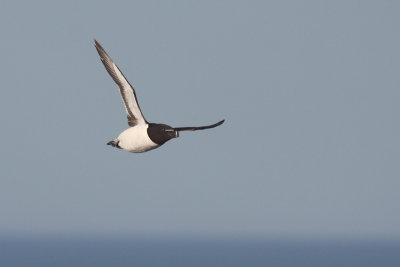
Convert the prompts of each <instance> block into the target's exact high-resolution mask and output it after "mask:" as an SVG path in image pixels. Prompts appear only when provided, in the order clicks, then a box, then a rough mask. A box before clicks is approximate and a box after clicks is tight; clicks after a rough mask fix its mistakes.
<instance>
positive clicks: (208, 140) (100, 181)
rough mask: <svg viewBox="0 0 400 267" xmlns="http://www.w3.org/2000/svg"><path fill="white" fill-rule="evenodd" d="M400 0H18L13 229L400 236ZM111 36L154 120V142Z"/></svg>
mask: <svg viewBox="0 0 400 267" xmlns="http://www.w3.org/2000/svg"><path fill="white" fill-rule="evenodd" d="M399 14H400V4H399V3H398V2H396V1H329V2H328V1H86V2H84V3H82V2H80V1H76V2H74V1H64V2H63V3H59V2H57V1H24V2H16V1H4V2H2V5H1V9H0V32H1V42H0V47H1V59H2V63H3V64H1V65H0V70H1V73H2V79H1V80H2V90H1V91H0V92H1V93H0V94H1V95H0V119H1V122H2V130H1V131H0V137H1V140H2V149H1V152H0V160H1V162H2V166H1V169H0V176H1V179H0V216H1V219H0V233H3V234H4V233H28V234H49V233H58V234H63V233H74V234H98V233H101V234H132V235H138V234H140V235H176V236H177V235H202V236H211V235H212V236H231V237H237V236H265V237H270V236H274V237H276V236H278V237H282V236H285V237H286V236H292V237H298V236H301V237H330V238H332V237H335V238H343V237H353V236H355V237H365V238H370V237H372V238H375V237H378V238H381V237H384V238H400V208H399V203H400V180H399V177H400V171H399V163H400V155H399V152H400V145H399V136H400V126H399V118H398V117H399V114H400V105H399V100H400V52H399V51H400V50H399V48H400V35H399V26H400V18H399ZM93 38H96V39H98V40H99V41H100V43H101V44H102V45H103V46H104V48H105V49H106V50H107V51H108V52H109V54H110V55H111V56H112V57H113V59H114V60H115V61H116V63H117V64H118V65H119V67H120V68H121V70H122V71H123V72H124V74H125V75H126V76H127V78H128V80H129V81H130V82H131V83H132V84H133V85H134V86H135V87H136V92H137V96H138V98H139V102H140V105H141V107H142V111H143V113H144V115H145V116H146V118H147V119H148V120H149V121H151V122H162V123H167V124H169V125H172V126H186V125H189V126H191V125H203V124H207V123H213V122H216V121H218V120H220V119H223V118H224V119H226V122H225V124H224V125H223V126H221V127H219V128H216V129H213V130H209V131H202V132H195V133H191V132H189V133H182V134H181V137H180V138H179V139H176V140H172V141H170V142H168V143H166V144H165V145H164V146H162V147H161V148H159V149H157V150H154V151H150V152H148V153H144V154H130V153H127V152H124V151H119V150H116V149H113V148H111V147H109V146H106V145H105V144H106V142H107V141H109V140H111V139H113V138H115V137H116V136H117V135H118V134H119V133H120V132H121V131H122V130H124V129H125V128H127V122H126V117H125V113H124V109H123V106H122V102H121V99H120V96H119V93H118V89H117V87H116V85H115V84H114V83H113V81H112V80H111V78H110V77H109V76H108V74H107V73H106V71H105V69H104V67H103V65H102V64H101V62H100V60H99V57H98V55H97V53H96V51H95V49H94V46H93Z"/></svg>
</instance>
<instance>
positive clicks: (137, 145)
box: [118, 124, 159, 153]
mask: <svg viewBox="0 0 400 267" xmlns="http://www.w3.org/2000/svg"><path fill="white" fill-rule="evenodd" d="M147 127H148V125H147V124H144V125H136V126H134V127H131V128H128V129H126V130H125V131H123V132H122V133H121V134H120V135H119V136H118V140H119V143H118V145H119V146H120V147H121V148H122V149H124V150H126V151H129V152H134V153H140V152H146V151H149V150H151V149H154V148H156V147H158V146H159V145H158V144H156V143H154V142H153V141H151V139H150V138H149V135H148V134H147Z"/></svg>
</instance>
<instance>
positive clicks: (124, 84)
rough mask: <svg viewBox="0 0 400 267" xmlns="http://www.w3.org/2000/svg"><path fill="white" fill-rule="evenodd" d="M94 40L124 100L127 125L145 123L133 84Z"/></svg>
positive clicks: (102, 60)
mask: <svg viewBox="0 0 400 267" xmlns="http://www.w3.org/2000/svg"><path fill="white" fill-rule="evenodd" d="M94 42H95V47H96V49H97V52H98V53H99V55H100V59H101V62H103V64H104V67H106V70H107V72H108V73H109V74H110V75H111V77H112V78H113V80H114V82H115V83H116V84H117V85H118V87H119V92H120V93H121V97H122V100H123V102H124V106H125V110H126V114H127V115H128V124H129V126H135V125H137V124H146V123H147V121H146V119H145V118H144V116H143V114H142V111H141V110H140V107H139V103H138V102H137V99H136V94H135V89H133V86H132V85H131V84H130V83H129V82H128V80H127V79H126V78H125V76H124V74H123V73H122V72H121V71H120V69H119V68H118V66H117V65H116V64H115V63H114V62H113V61H112V59H111V57H110V56H109V55H108V54H107V52H106V51H105V50H104V48H103V47H102V46H101V45H100V43H99V42H97V40H94Z"/></svg>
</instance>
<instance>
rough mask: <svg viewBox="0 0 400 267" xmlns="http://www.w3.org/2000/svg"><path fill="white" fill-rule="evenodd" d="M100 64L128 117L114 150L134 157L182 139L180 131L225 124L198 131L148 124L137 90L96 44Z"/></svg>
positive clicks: (111, 142) (113, 144)
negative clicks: (171, 141) (134, 154)
mask: <svg viewBox="0 0 400 267" xmlns="http://www.w3.org/2000/svg"><path fill="white" fill-rule="evenodd" d="M94 42H95V47H96V49H97V52H98V53H99V55H100V60H101V62H103V64H104V67H105V68H106V70H107V72H108V74H110V76H111V78H112V79H113V80H114V82H115V83H116V84H117V85H118V87H119V92H120V94H121V97H122V101H123V103H124V106H125V111H126V114H127V116H128V125H129V126H130V128H128V129H126V130H125V131H123V132H122V133H121V134H120V135H119V136H118V137H117V138H115V139H114V140H112V141H110V142H108V143H107V145H111V146H113V147H116V148H119V149H123V150H126V151H128V152H133V153H141V152H146V151H149V150H152V149H155V148H157V147H159V146H161V145H163V144H164V143H165V142H167V141H168V140H170V139H172V138H177V137H179V132H181V131H197V130H204V129H210V128H214V127H217V126H219V125H221V124H222V123H224V121H225V120H222V121H219V122H217V123H215V124H211V125H206V126H199V127H175V128H174V127H171V126H169V125H166V124H161V123H149V122H148V121H147V120H146V119H145V118H144V116H143V113H142V111H141V109H140V106H139V103H138V101H137V98H136V93H135V89H134V88H133V86H132V85H131V84H130V83H129V82H128V80H127V79H126V78H125V76H124V74H123V73H122V72H121V71H120V69H119V68H118V66H117V65H116V64H115V63H114V62H113V60H112V59H111V57H110V56H109V55H108V54H107V52H106V51H105V50H104V48H103V47H102V46H101V45H100V43H99V42H98V41H97V40H94Z"/></svg>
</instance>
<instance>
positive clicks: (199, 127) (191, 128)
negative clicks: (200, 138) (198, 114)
mask: <svg viewBox="0 0 400 267" xmlns="http://www.w3.org/2000/svg"><path fill="white" fill-rule="evenodd" d="M224 121H225V120H222V121H219V122H217V123H214V124H211V125H207V126H198V127H177V128H174V129H175V130H176V131H178V132H180V131H197V130H205V129H210V128H214V127H217V126H220V125H221V124H223V123H224Z"/></svg>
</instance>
